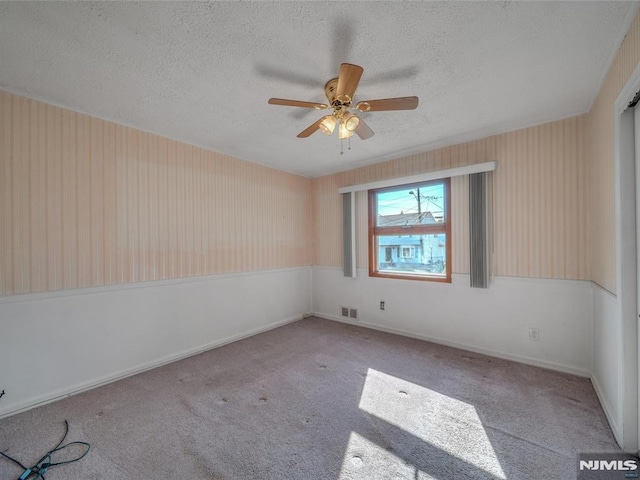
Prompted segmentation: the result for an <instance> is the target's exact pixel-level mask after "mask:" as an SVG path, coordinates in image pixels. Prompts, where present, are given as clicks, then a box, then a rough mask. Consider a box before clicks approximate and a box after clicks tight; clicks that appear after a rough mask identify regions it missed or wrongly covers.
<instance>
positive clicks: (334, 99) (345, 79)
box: [269, 63, 418, 153]
mask: <svg viewBox="0 0 640 480" xmlns="http://www.w3.org/2000/svg"><path fill="white" fill-rule="evenodd" d="M363 71H364V70H363V68H362V67H359V66H358V65H352V64H350V63H343V64H342V65H340V75H339V76H338V77H337V78H332V79H331V80H329V81H328V82H327V83H326V85H325V86H324V93H325V95H326V97H327V100H328V101H329V103H328V104H325V103H314V102H301V101H298V100H287V99H284V98H270V99H269V103H270V104H271V105H285V106H289V107H302V108H315V109H316V110H324V109H327V108H332V109H333V113H332V114H330V115H325V116H324V117H322V118H321V119H319V120H318V121H316V122H314V123H313V124H312V125H310V126H309V127H307V128H306V129H304V130H303V131H302V132H300V133H299V134H298V138H306V137H308V136H310V135H311V134H313V133H315V132H316V131H317V130H320V131H321V132H322V133H324V134H325V135H331V134H332V133H333V131H334V130H335V128H336V126H337V127H338V138H340V140H343V139H346V138H350V137H351V136H352V135H353V134H354V133H356V134H357V135H358V136H359V137H360V138H361V139H362V140H366V139H367V138H371V137H372V136H373V135H374V133H373V130H371V128H369V126H368V125H367V124H366V123H365V122H364V120H362V118H360V117H359V116H358V115H357V114H356V113H355V112H353V111H352V109H355V110H358V111H359V112H381V111H388V110H414V109H415V108H416V107H417V106H418V97H397V98H385V99H380V100H365V101H362V102H358V103H357V104H356V105H355V106H353V97H354V95H355V93H356V88H357V87H358V83H359V82H360V77H361V76H362V72H363ZM341 153H342V152H341Z"/></svg>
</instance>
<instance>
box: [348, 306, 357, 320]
mask: <svg viewBox="0 0 640 480" xmlns="http://www.w3.org/2000/svg"><path fill="white" fill-rule="evenodd" d="M349 316H350V317H351V318H358V309H357V308H350V309H349Z"/></svg>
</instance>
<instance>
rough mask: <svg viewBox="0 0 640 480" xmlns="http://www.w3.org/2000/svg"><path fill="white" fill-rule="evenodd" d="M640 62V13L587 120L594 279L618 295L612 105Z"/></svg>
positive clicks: (591, 257)
mask: <svg viewBox="0 0 640 480" xmlns="http://www.w3.org/2000/svg"><path fill="white" fill-rule="evenodd" d="M639 62H640V14H638V15H636V18H635V19H634V21H633V24H632V25H631V28H630V29H629V31H628V32H627V36H626V37H625V39H624V42H623V43H622V46H621V47H620V50H619V51H618V54H617V55H616V58H615V60H614V62H613V65H612V66H611V69H610V70H609V72H608V73H607V77H606V79H605V81H604V84H603V85H602V88H601V89H600V92H599V93H598V96H597V98H596V100H595V102H594V104H593V108H592V109H591V111H590V112H589V115H588V117H587V138H588V147H587V158H588V164H589V171H590V178H589V191H590V194H589V200H590V203H589V212H590V213H589V216H590V217H591V229H590V236H591V246H592V248H591V255H590V260H591V266H592V280H593V281H594V282H596V283H598V284H599V285H600V286H602V287H603V288H605V289H607V290H609V291H611V292H614V293H615V292H616V263H615V262H616V234H615V227H616V226H615V180H614V173H615V172H614V158H613V104H614V102H615V100H616V98H617V97H618V94H619V93H620V91H621V90H622V88H623V87H624V85H625V84H626V83H627V81H628V80H629V77H630V76H631V73H632V72H633V71H634V70H635V68H636V67H637V65H638V63H639Z"/></svg>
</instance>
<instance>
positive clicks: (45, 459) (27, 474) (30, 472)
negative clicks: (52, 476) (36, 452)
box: [0, 420, 91, 480]
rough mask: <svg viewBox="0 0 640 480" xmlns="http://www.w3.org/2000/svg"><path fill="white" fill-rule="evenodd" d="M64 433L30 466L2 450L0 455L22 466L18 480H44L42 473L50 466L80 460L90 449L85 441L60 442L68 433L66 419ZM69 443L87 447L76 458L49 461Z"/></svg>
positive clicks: (69, 444)
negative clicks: (54, 444) (56, 442)
mask: <svg viewBox="0 0 640 480" xmlns="http://www.w3.org/2000/svg"><path fill="white" fill-rule="evenodd" d="M64 429H65V430H64V435H63V437H62V440H60V441H59V442H58V444H57V445H56V446H55V447H53V448H52V449H51V450H49V451H48V452H47V453H45V454H44V455H43V456H42V458H41V459H40V460H38V461H37V462H36V463H35V465H33V466H32V467H25V466H24V465H22V463H20V462H19V461H18V460H16V459H15V458H11V457H10V456H9V455H7V454H6V453H4V452H0V455H2V456H3V457H5V458H6V459H8V460H11V461H12V462H13V463H15V464H16V465H18V466H19V467H20V468H22V469H23V470H24V472H22V475H20V476H19V477H18V480H27V479H29V478H32V477H33V479H34V480H37V479H39V478H41V479H42V480H46V479H45V478H44V474H45V473H47V470H49V469H50V468H53V467H58V466H60V465H65V464H68V463H73V462H77V461H78V460H82V459H83V458H84V457H85V455H86V454H87V453H89V450H90V449H91V445H89V444H88V443H87V442H78V441H76V442H69V443H66V444H64V445H62V442H64V439H65V438H67V434H68V433H69V422H67V421H66V420H65V421H64ZM71 445H82V446H85V447H87V449H86V450H85V451H84V453H83V454H82V455H80V456H79V457H78V458H73V459H71V460H65V461H63V462H52V461H51V456H52V455H53V454H54V453H56V452H60V451H62V450H64V449H65V448H67V447H70V446H71Z"/></svg>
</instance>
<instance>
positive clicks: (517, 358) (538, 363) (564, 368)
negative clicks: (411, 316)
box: [314, 313, 591, 378]
mask: <svg viewBox="0 0 640 480" xmlns="http://www.w3.org/2000/svg"><path fill="white" fill-rule="evenodd" d="M314 316H315V317H318V318H324V319H326V320H334V321H336V322H341V323H347V324H349V325H355V326H358V327H365V328H371V329H372V330H378V331H381V332H386V333H393V334H396V335H402V336H403V337H409V338H415V339H418V340H425V341H427V342H432V343H437V344H439V345H445V346H447V347H453V348H459V349H461V350H467V351H469V352H474V353H480V354H482V355H487V356H490V357H496V358H502V359H504V360H511V361H514V362H518V363H524V364H527V365H533V366H535V367H542V368H546V369H549V370H556V371H559V372H564V373H570V374H572V375H577V376H580V377H585V378H589V377H590V376H591V372H589V371H587V370H583V369H578V368H574V367H571V366H568V365H562V364H559V363H554V362H546V361H543V360H539V359H536V358H530V357H525V356H522V355H513V354H510V353H506V352H500V351H497V350H491V349H488V348H481V347H476V346H474V345H468V344H465V343H458V342H451V341H448V340H443V339H441V338H436V337H430V336H427V335H420V334H417V333H414V332H408V331H406V330H401V329H397V328H389V327H383V326H380V325H373V324H371V323H367V322H359V321H355V320H350V319H347V318H343V317H340V316H337V315H327V314H326V313H314Z"/></svg>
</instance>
